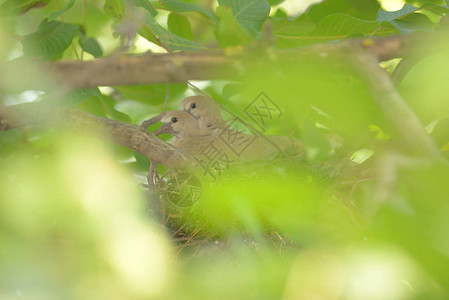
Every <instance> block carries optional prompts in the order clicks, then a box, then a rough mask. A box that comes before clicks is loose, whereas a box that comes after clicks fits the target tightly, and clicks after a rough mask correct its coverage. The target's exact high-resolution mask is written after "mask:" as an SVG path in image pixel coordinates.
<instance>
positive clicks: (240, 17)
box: [218, 0, 271, 36]
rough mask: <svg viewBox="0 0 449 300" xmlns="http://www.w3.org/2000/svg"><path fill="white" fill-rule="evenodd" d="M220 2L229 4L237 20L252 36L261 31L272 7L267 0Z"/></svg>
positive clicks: (224, 0)
mask: <svg viewBox="0 0 449 300" xmlns="http://www.w3.org/2000/svg"><path fill="white" fill-rule="evenodd" d="M218 4H219V5H220V6H229V7H230V8H231V10H232V13H233V15H234V17H235V19H236V20H237V22H238V23H239V24H240V25H241V26H242V27H243V28H244V29H245V30H246V31H248V32H249V34H250V35H252V36H256V35H257V33H258V32H259V31H260V29H261V28H262V24H263V22H264V21H265V20H266V18H267V17H268V15H269V14H270V9H271V7H270V4H269V3H268V1H267V0H218Z"/></svg>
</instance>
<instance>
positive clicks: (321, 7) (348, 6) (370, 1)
mask: <svg viewBox="0 0 449 300" xmlns="http://www.w3.org/2000/svg"><path fill="white" fill-rule="evenodd" d="M379 8H380V5H379V2H378V1H376V0H364V1H360V0H326V1H322V2H319V3H317V4H314V5H312V6H311V7H310V8H309V9H308V10H307V14H308V15H309V17H310V18H311V19H312V20H313V21H314V22H318V21H320V20H322V19H324V18H326V17H327V16H329V15H331V14H335V13H342V14H349V15H351V16H352V17H354V18H357V19H361V20H367V21H374V20H375V19H376V14H377V12H378V10H379Z"/></svg>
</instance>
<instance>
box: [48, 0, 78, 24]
mask: <svg viewBox="0 0 449 300" xmlns="http://www.w3.org/2000/svg"><path fill="white" fill-rule="evenodd" d="M73 4H75V0H69V2H67V3H66V5H64V7H63V8H61V9H60V10H58V11H57V12H54V13H52V14H51V15H50V17H48V20H49V21H53V20H55V19H56V18H57V17H59V16H60V15H62V14H63V13H65V12H66V11H67V10H69V9H70V8H72V6H73Z"/></svg>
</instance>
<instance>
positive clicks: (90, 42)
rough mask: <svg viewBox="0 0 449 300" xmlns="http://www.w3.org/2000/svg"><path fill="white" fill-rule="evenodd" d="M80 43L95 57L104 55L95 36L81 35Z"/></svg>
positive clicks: (82, 47)
mask: <svg viewBox="0 0 449 300" xmlns="http://www.w3.org/2000/svg"><path fill="white" fill-rule="evenodd" d="M79 44H80V47H81V49H83V50H84V51H86V52H87V53H89V54H92V56H93V57H95V58H98V57H101V56H103V49H101V46H100V44H99V43H98V41H97V40H96V39H95V38H92V37H87V36H85V35H81V37H80V39H79Z"/></svg>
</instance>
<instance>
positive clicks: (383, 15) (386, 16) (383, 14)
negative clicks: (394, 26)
mask: <svg viewBox="0 0 449 300" xmlns="http://www.w3.org/2000/svg"><path fill="white" fill-rule="evenodd" d="M417 10H419V8H418V7H415V6H413V5H410V4H405V5H404V7H403V8H401V9H400V10H397V11H386V10H383V9H382V8H381V9H379V12H378V13H377V22H379V24H380V23H382V22H383V21H387V22H390V21H393V20H396V19H399V18H402V17H405V16H407V15H410V14H412V13H413V12H415V11H417Z"/></svg>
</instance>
